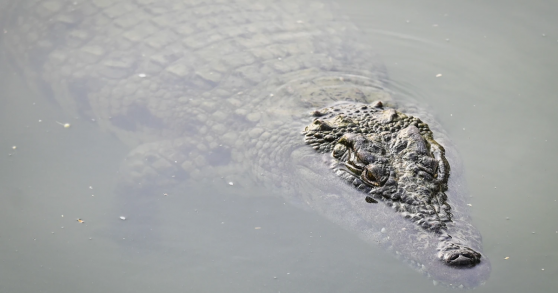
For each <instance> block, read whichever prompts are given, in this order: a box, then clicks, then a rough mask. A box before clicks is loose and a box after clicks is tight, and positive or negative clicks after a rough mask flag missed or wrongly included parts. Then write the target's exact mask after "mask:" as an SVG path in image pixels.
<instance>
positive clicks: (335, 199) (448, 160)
mask: <svg viewBox="0 0 558 293" xmlns="http://www.w3.org/2000/svg"><path fill="white" fill-rule="evenodd" d="M4 10H5V11H9V12H10V13H9V14H4V15H2V19H1V21H2V25H3V27H4V32H5V33H4V35H3V40H2V43H3V48H4V51H5V52H7V54H8V56H9V58H10V60H12V61H13V62H14V63H15V65H16V67H17V68H18V69H19V70H20V72H21V74H22V75H23V76H24V77H25V78H26V79H27V80H28V81H29V84H30V85H32V86H34V87H35V88H36V89H37V90H38V91H40V92H42V93H47V95H48V96H49V97H50V98H52V99H54V100H56V101H57V102H58V103H59V104H60V105H61V106H62V107H64V108H65V109H66V110H67V111H68V112H70V113H73V114H75V115H76V116H79V117H81V118H84V119H90V120H91V121H93V122H95V123H97V124H99V126H100V127H101V128H103V129H105V130H107V131H110V132H111V133H114V134H115V135H116V136H117V137H118V138H119V139H120V140H122V141H123V142H124V143H126V144H128V145H129V146H130V147H131V148H132V150H131V152H130V154H129V155H128V156H127V158H126V159H125V160H124V162H123V166H122V170H121V172H120V174H121V178H119V183H118V192H121V193H130V191H133V193H144V194H153V193H159V192H164V191H165V190H169V189H170V188H171V187H172V186H174V185H176V184H177V183H179V182H184V181H186V182H192V183H194V182H198V181H203V180H206V179H207V178H210V179H211V178H219V177H222V178H224V179H225V180H226V181H227V182H229V181H230V182H235V184H236V185H237V186H240V187H241V188H242V187H245V188H250V186H254V185H258V186H264V187H265V188H266V189H267V190H269V192H270V193H274V194H278V195H281V196H283V197H284V198H286V199H287V200H288V201H290V202H293V203H296V204H297V205H299V206H300V205H302V206H304V207H305V208H307V209H310V210H314V211H317V212H318V213H320V214H322V215H324V216H325V217H327V218H329V219H330V220H332V221H333V222H335V223H338V224H339V225H341V226H343V227H345V228H346V229H349V230H353V231H355V232H356V233H357V234H358V235H359V236H360V237H361V238H363V239H364V240H365V241H368V242H371V243H378V244H380V245H381V246H383V247H386V248H387V249H388V250H391V251H393V253H394V254H396V255H397V256H399V257H401V258H403V259H404V260H405V261H407V262H408V263H410V264H412V265H413V266H414V267H415V268H416V269H418V270H420V271H422V272H424V273H425V274H428V275H429V276H431V277H432V278H433V279H435V280H437V281H440V282H442V283H445V284H448V285H451V286H456V287H474V286H477V285H478V284H480V283H482V282H484V281H485V280H486V279H487V278H488V275H489V273H490V265H489V262H488V260H487V259H486V257H485V256H484V255H482V252H481V249H482V247H481V246H482V244H481V236H480V234H479V232H478V231H477V230H476V229H475V228H474V227H473V226H472V225H471V223H470V222H471V219H470V217H469V216H468V211H467V210H468V209H467V206H466V202H465V198H466V196H467V194H466V191H465V190H464V189H463V188H464V186H465V184H464V182H463V178H462V177H463V176H462V173H461V166H460V163H459V159H458V157H457V154H456V152H455V150H454V149H453V147H452V146H451V144H450V143H449V141H448V140H447V138H446V136H445V134H444V132H443V130H442V129H441V127H440V126H439V125H438V124H437V123H436V122H435V120H434V119H432V118H431V116H430V115H428V114H427V113H424V112H423V111H421V110H420V108H418V107H415V106H413V105H398V104H397V103H396V102H395V101H393V100H392V98H391V95H390V93H389V90H388V89H387V88H386V86H387V79H386V74H385V69H384V68H383V65H382V64H381V63H380V62H379V59H378V57H377V56H375V54H374V53H373V50H372V49H371V48H370V47H369V46H368V45H365V44H362V43H361V42H360V41H359V36H360V35H359V32H358V30H357V29H356V28H355V26H354V25H353V24H351V23H350V22H349V21H347V20H346V19H344V18H342V17H339V16H337V15H336V13H335V10H334V9H332V8H331V5H325V4H322V3H314V2H307V3H299V2H288V1H258V2H257V3H252V1H243V0H238V1H219V0H215V1H212V0H209V1H195V0H194V1H178V0H158V1H154V0H129V1H115V0H91V1H65V0H53V1H42V0H28V1H14V2H13V3H9V4H7V6H6V8H5V9H4ZM379 101H381V102H379ZM419 117H420V119H419ZM421 119H422V120H421ZM301 132H302V135H301Z"/></svg>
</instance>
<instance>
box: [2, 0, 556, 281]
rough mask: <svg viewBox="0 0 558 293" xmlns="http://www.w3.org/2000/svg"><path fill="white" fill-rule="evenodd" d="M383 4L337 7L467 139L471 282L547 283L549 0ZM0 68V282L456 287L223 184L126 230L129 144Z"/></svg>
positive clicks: (397, 80)
mask: <svg viewBox="0 0 558 293" xmlns="http://www.w3.org/2000/svg"><path fill="white" fill-rule="evenodd" d="M392 2H393V1H356V0H355V1H351V2H348V3H347V4H346V5H343V10H344V11H343V12H344V13H347V14H348V15H349V16H350V17H351V18H352V19H353V20H354V21H355V22H356V23H357V24H358V25H359V26H360V27H361V28H362V30H363V38H364V39H365V40H367V41H369V42H370V43H371V44H372V45H373V47H374V48H376V50H377V51H378V52H379V53H380V54H381V55H382V58H383V59H384V61H385V64H386V65H387V67H388V70H389V73H390V78H391V80H392V88H393V90H394V91H395V92H396V94H397V95H398V98H400V99H407V98H413V99H415V100H417V101H420V102H422V103H424V105H425V108H427V109H430V110H431V111H432V112H433V113H435V115H436V116H437V118H438V120H439V121H440V122H441V124H442V125H444V127H445V129H446V130H447V132H448V133H449V134H450V137H451V138H452V139H453V140H454V142H455V143H456V145H457V146H458V149H459V150H460V153H461V155H462V158H463V161H464V163H465V167H466V170H467V179H468V182H469V189H470V191H471V193H472V195H473V199H472V201H471V204H472V212H473V215H472V216H473V219H474V223H475V225H476V226H477V227H478V228H479V229H480V231H481V233H482V234H483V236H484V253H485V254H487V255H488V257H489V258H490V259H491V262H492V274H491V277H490V279H489V280H488V282H487V283H486V285H485V286H482V287H480V288H478V289H477V291H480V292H526V291H530V292H552V291H553V289H554V290H555V288H558V281H557V280H556V279H555V278H554V276H556V275H557V273H558V265H556V263H557V260H558V254H557V253H556V250H555V247H557V245H558V213H557V209H558V202H557V200H558V196H557V195H556V192H555V190H556V187H558V186H557V185H558V184H557V183H556V180H555V179H554V177H555V175H556V174H557V173H556V171H554V170H553V169H554V168H553V167H554V166H556V165H557V164H556V163H557V162H556V161H557V160H558V159H557V157H556V156H555V154H554V152H553V151H554V150H556V144H557V142H558V141H557V138H556V134H555V133H556V131H555V130H554V129H553V126H554V125H556V122H558V121H557V120H558V119H557V118H555V117H556V115H554V113H552V111H554V109H556V106H557V105H556V104H557V103H558V102H557V99H556V98H555V96H556V92H558V85H557V83H556V82H555V79H556V77H557V76H558V75H557V70H556V68H558V55H557V54H556V52H557V51H558V21H557V20H556V17H555V16H556V15H557V13H558V4H556V3H553V2H551V1H538V2H536V1H530V2H514V3H509V1H499V2H495V1H492V2H491V3H485V2H480V1H479V2H473V1H453V2H447V1H420V2H418V1H397V3H392ZM446 39H449V41H448V40H446ZM0 68H1V70H0V83H1V84H0V88H2V92H1V94H0V133H1V134H2V135H1V137H0V164H1V165H0V166H1V167H0V186H1V196H2V204H1V205H0V215H2V216H1V223H2V224H1V225H2V230H1V231H3V232H2V234H1V235H0V240H1V241H2V246H1V248H0V263H1V265H0V291H2V292H75V291H80V292H99V291H108V292H153V291H156V290H157V291H171V290H180V291H185V292H222V291H228V292H370V291H374V292H402V291H407V292H409V291H413V292H446V291H450V289H446V288H444V287H440V286H433V285H432V281H430V280H428V279H427V278H425V277H423V276H421V275H420V274H418V273H416V272H414V271H413V270H411V269H409V268H408V267H407V266H406V265H404V264H402V263H401V262H399V261H398V260H396V259H394V258H393V257H392V256H391V255H390V254H389V253H386V252H384V251H383V250H381V249H379V248H377V247H375V246H370V245H368V244H366V243H364V242H362V241H361V240H359V239H358V238H357V237H356V236H354V235H352V234H351V233H349V232H347V231H345V230H343V229H341V228H339V227H337V226H335V225H333V224H331V223H329V222H328V221H327V220H325V219H323V218H321V217H320V216H318V215H315V214H311V213H306V212H304V211H301V210H298V209H297V208H295V207H292V206H289V205H288V204H284V202H283V201H282V200H281V199H277V198H271V197H256V196H255V195H256V194H257V193H259V192H258V191H254V192H253V193H254V195H251V194H245V195H244V196H238V195H237V194H234V192H231V190H233V189H234V188H235V186H229V185H227V184H226V182H221V183H222V184H221V185H219V184H217V185H216V186H214V187H213V188H211V189H207V190H204V189H200V190H188V192H186V193H184V194H169V196H167V197H163V196H162V197H161V198H160V199H159V203H158V206H157V213H156V214H155V215H154V216H153V218H154V222H153V223H152V224H151V225H153V227H152V229H153V230H155V231H156V233H154V234H142V233H143V232H137V233H136V232H133V233H129V234H124V233H122V234H119V233H121V231H122V228H125V229H129V230H131V231H135V229H134V228H138V226H141V223H137V222H136V221H135V219H134V218H133V217H128V218H127V219H126V220H125V221H123V220H121V219H120V218H119V217H120V216H123V214H122V213H121V210H120V209H119V202H118V199H115V198H114V196H112V188H113V187H114V186H113V185H114V177H115V176H116V172H117V171H118V165H119V162H120V160H121V159H122V158H123V157H124V156H125V154H126V153H127V148H126V147H125V146H124V145H123V144H122V143H120V142H119V141H118V140H117V139H116V138H114V137H112V136H111V135H110V134H109V133H103V132H101V131H99V129H98V128H97V127H95V125H94V124H92V123H90V122H88V121H84V120H82V119H77V118H76V117H71V116H69V115H68V114H66V113H64V112H63V111H62V110H60V109H59V108H58V107H57V106H56V105H54V104H52V103H50V102H49V101H47V100H45V99H44V98H42V97H41V96H38V95H37V94H36V93H33V92H31V91H30V90H29V89H27V87H26V85H25V84H24V83H23V82H22V81H21V80H20V79H19V78H18V77H17V75H15V74H14V71H13V70H12V69H9V67H7V65H6V63H5V62H4V63H1V64H0ZM438 74H441V76H439V77H436V76H437V75H438ZM39 120H41V122H39ZM57 122H60V123H62V124H64V123H70V124H71V127H69V128H64V127H63V126H62V125H60V124H59V123H57ZM13 146H16V149H15V150H14V149H13V148H12V147H13ZM90 187H92V189H90ZM62 215H63V217H62ZM124 216H125V215H124ZM77 219H82V220H83V221H85V222H84V223H79V222H78V221H77ZM256 227H260V229H256ZM121 236H122V237H121ZM124 238H125V239H124ZM506 257H509V259H505V258H506ZM543 269H544V270H543ZM452 291H453V290H452Z"/></svg>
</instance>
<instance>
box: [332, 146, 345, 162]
mask: <svg viewBox="0 0 558 293" xmlns="http://www.w3.org/2000/svg"><path fill="white" fill-rule="evenodd" d="M346 151H347V147H346V146H344V145H342V144H340V143H338V144H336V145H335V147H334V148H333V153H332V155H333V157H334V158H336V159H339V158H341V157H342V156H343V155H344V154H345V152H346Z"/></svg>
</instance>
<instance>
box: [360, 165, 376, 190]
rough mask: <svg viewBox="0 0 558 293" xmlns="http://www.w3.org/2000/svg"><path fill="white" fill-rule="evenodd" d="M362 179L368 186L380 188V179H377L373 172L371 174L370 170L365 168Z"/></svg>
mask: <svg viewBox="0 0 558 293" xmlns="http://www.w3.org/2000/svg"><path fill="white" fill-rule="evenodd" d="M360 179H362V181H364V182H365V183H366V184H368V185H372V186H380V183H378V179H377V178H376V176H374V174H372V172H370V170H368V168H365V169H364V170H363V171H362V174H361V175H360Z"/></svg>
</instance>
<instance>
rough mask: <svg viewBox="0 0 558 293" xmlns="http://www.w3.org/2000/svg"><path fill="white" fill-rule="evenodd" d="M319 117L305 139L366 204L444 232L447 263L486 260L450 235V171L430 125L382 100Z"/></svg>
mask: <svg viewBox="0 0 558 293" xmlns="http://www.w3.org/2000/svg"><path fill="white" fill-rule="evenodd" d="M313 115H314V116H315V117H316V118H315V119H314V121H313V122H312V123H311V124H310V125H308V126H307V127H306V128H305V129H304V132H303V133H304V135H305V141H306V142H307V143H308V144H310V145H311V146H312V147H313V148H314V149H315V150H316V151H318V152H319V153H330V154H331V166H330V167H331V169H332V170H333V172H335V174H337V175H338V176H339V177H340V178H341V179H342V180H344V181H346V182H347V183H348V184H350V185H352V186H354V188H356V189H358V190H360V191H361V192H362V193H363V196H364V198H365V199H366V202H368V203H377V202H378V201H382V202H384V203H385V204H387V205H389V206H390V207H392V208H393V209H394V210H395V211H396V212H397V213H399V214H400V215H401V216H403V217H405V218H407V219H409V220H411V221H412V222H414V223H415V224H416V225H418V226H420V227H421V228H423V229H425V230H427V231H431V232H433V233H436V234H439V235H440V237H439V240H440V243H439V245H438V257H439V258H440V259H441V260H442V261H444V262H445V263H447V264H449V265H456V266H471V265H475V264H477V263H478V262H480V258H481V255H480V254H479V253H478V252H476V251H474V250H472V249H471V248H468V247H466V246H464V245H462V244H460V243H458V242H455V241H453V240H452V237H451V236H450V235H448V234H447V233H446V223H448V222H451V221H452V214H451V207H450V206H449V204H448V203H447V196H446V194H445V191H446V190H447V182H448V178H449V174H450V167H449V164H448V162H447V160H446V158H445V156H444V148H443V147H442V146H441V145H439V144H438V143H437V142H436V141H435V140H434V138H433V136H432V132H431V131H430V129H429V127H428V125H427V124H425V123H423V122H422V121H421V120H420V119H418V118H415V117H412V116H407V115H405V114H403V113H400V112H398V111H396V110H395V109H392V108H388V107H384V106H383V104H382V102H376V103H374V104H370V105H365V104H349V103H343V104H337V105H334V106H332V107H328V108H324V109H320V110H317V111H315V112H314V113H313ZM363 204H365V203H364V201H363Z"/></svg>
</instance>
